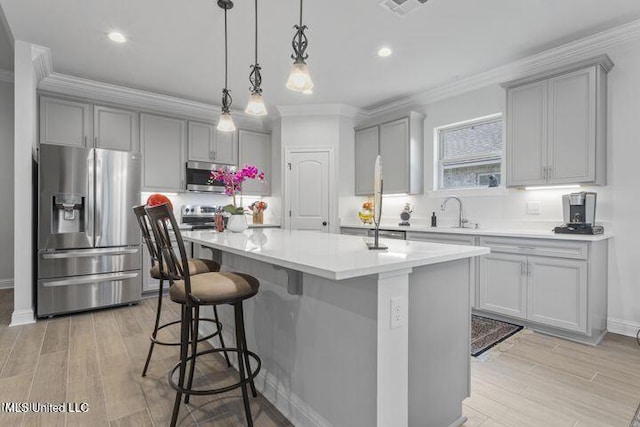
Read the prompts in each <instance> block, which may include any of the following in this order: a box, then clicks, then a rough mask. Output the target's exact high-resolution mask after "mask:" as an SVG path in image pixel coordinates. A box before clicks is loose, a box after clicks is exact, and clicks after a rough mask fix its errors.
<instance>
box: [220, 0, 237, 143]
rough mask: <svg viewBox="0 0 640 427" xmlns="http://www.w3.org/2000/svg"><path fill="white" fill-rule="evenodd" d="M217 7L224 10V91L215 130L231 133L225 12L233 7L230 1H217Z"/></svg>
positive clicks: (232, 128) (231, 120) (233, 128)
mask: <svg viewBox="0 0 640 427" xmlns="http://www.w3.org/2000/svg"><path fill="white" fill-rule="evenodd" d="M218 6H220V7H221V8H222V9H224V89H222V113H221V114H220V120H218V127H217V129H218V130H219V131H220V132H233V131H235V130H236V125H235V124H234V123H233V118H232V117H231V103H232V102H233V98H231V93H230V92H231V91H230V90H229V89H228V88H227V80H228V79H227V74H228V71H227V68H228V58H227V50H228V47H227V10H229V9H231V8H232V7H233V2H232V1H231V0H218Z"/></svg>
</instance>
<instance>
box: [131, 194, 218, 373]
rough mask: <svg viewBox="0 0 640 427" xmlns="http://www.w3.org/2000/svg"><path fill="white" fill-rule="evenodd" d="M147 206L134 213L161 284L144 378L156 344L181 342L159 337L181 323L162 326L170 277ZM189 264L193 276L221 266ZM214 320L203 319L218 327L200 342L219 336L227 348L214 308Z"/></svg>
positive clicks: (153, 272)
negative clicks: (163, 330) (158, 250)
mask: <svg viewBox="0 0 640 427" xmlns="http://www.w3.org/2000/svg"><path fill="white" fill-rule="evenodd" d="M144 208H145V205H141V206H136V207H134V208H133V212H134V213H135V215H136V219H137V220H138V226H139V227H140V232H141V233H142V239H143V240H144V242H145V244H146V246H147V249H148V250H149V255H150V258H151V268H150V270H149V275H150V276H151V277H152V278H154V279H157V280H160V284H159V287H158V307H157V309H156V320H155V323H154V326H153V332H151V336H150V337H149V339H150V341H151V344H150V345H149V352H148V354H147V360H146V361H145V364H144V368H143V370H142V376H143V377H144V376H146V375H147V369H148V368H149V362H150V361H151V355H152V354H153V347H154V345H155V344H159V345H167V346H178V345H180V342H170V341H160V340H159V339H158V338H157V336H158V331H159V330H160V329H163V328H166V327H167V326H171V325H175V324H177V323H180V320H175V321H173V322H168V323H165V324H162V325H160V313H161V312H162V297H163V295H164V282H165V280H168V276H167V274H166V271H167V268H166V266H161V265H160V256H159V253H158V252H157V250H156V247H155V246H154V244H153V239H152V238H151V232H150V230H149V218H148V216H147V213H146V212H145V210H144ZM187 262H188V264H189V273H190V274H191V275H197V274H203V273H210V272H214V271H220V265H219V264H218V263H217V262H215V261H212V260H208V259H201V258H191V259H189V260H188V261H187ZM213 314H214V318H213V319H201V320H202V321H203V322H211V323H213V324H215V325H216V330H215V331H214V332H213V333H211V334H210V335H208V336H206V337H202V338H200V339H199V340H200V341H204V340H208V339H211V338H213V337H215V336H218V337H219V339H220V345H221V346H222V348H224V347H225V345H224V339H223V338H222V324H221V323H220V322H219V321H218V310H217V309H216V308H215V307H214V310H213ZM224 356H225V358H226V360H227V364H228V366H231V361H230V360H229V355H228V353H227V352H224Z"/></svg>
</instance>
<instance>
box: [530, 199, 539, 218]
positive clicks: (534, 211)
mask: <svg viewBox="0 0 640 427" xmlns="http://www.w3.org/2000/svg"><path fill="white" fill-rule="evenodd" d="M541 210H542V204H541V203H540V201H539V200H535V201H533V200H532V201H530V202H527V215H540V211H541Z"/></svg>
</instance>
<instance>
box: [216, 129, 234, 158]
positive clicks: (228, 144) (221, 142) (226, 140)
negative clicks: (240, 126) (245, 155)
mask: <svg viewBox="0 0 640 427" xmlns="http://www.w3.org/2000/svg"><path fill="white" fill-rule="evenodd" d="M213 161H214V163H218V164H223V165H237V164H238V132H237V131H235V132H220V131H218V130H216V131H215V149H214V152H213Z"/></svg>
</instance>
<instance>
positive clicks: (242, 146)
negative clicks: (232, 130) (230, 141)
mask: <svg viewBox="0 0 640 427" xmlns="http://www.w3.org/2000/svg"><path fill="white" fill-rule="evenodd" d="M238 150H239V160H240V161H239V163H238V165H239V166H240V167H242V166H244V165H253V166H255V167H257V168H258V169H259V170H260V171H262V172H264V175H265V180H264V182H260V181H256V180H251V179H250V180H247V181H245V183H244V184H243V186H242V192H243V194H246V195H250V196H268V195H270V194H271V184H270V182H271V134H268V133H263V132H254V131H248V130H242V129H241V130H239V131H238Z"/></svg>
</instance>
